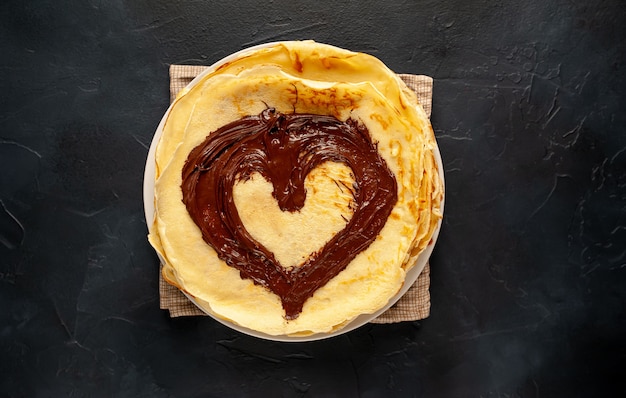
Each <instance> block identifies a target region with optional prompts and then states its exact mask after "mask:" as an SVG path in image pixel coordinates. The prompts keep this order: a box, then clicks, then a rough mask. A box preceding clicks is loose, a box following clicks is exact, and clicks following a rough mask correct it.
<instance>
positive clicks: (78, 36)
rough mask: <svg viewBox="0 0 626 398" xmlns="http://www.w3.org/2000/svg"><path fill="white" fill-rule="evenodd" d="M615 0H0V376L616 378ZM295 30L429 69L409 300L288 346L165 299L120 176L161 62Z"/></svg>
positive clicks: (151, 105)
mask: <svg viewBox="0 0 626 398" xmlns="http://www.w3.org/2000/svg"><path fill="white" fill-rule="evenodd" d="M625 10H626V7H625V6H624V4H623V2H622V1H619V0H612V1H586V0H585V1H583V0H569V1H565V0H563V1H545V0H530V1H527V2H514V1H510V0H502V1H493V2H489V1H474V0H470V1H459V0H455V1H451V2H442V1H423V2H410V1H396V0H392V1H386V2H375V1H359V2H350V3H348V4H341V3H340V2H335V1H327V0H324V1H317V2H300V1H284V0H275V1H269V2H255V1H240V2H220V3H217V2H209V1H193V2H192V1H189V2H180V1H146V0H142V1H122V0H111V1H96V0H81V1H77V0H74V1H43V0H42V1H14V0H10V1H3V2H2V3H1V4H0V49H1V53H2V58H1V60H0V72H1V73H2V75H1V77H0V89H1V93H2V94H1V95H0V101H1V103H0V109H1V111H0V166H1V168H2V173H0V308H2V310H1V311H0V395H2V396H9V397H21V396H24V397H57V396H73V397H83V396H84V397H87V396H93V397H99V396H103V397H108V396H116V397H143V396H145V397H165V396H181V397H194V396H203V397H206V396H213V397H230V396H232V397H246V396H277V397H278V396H284V397H292V396H293V397H295V396H303V397H321V396H323V397H328V396H337V397H383V396H384V397H387V396H410V397H470V396H472V397H555V396H564V397H592V396H594V397H596V396H618V395H622V394H624V393H626V384H625V382H624V381H623V380H624V376H626V375H625V373H626V370H625V369H626V368H625V366H624V362H625V360H626V345H625V343H624V341H623V339H624V336H625V333H626V309H625V299H626V254H625V253H626V134H625V133H624V129H625V127H626V113H625V112H624V110H625V105H626V104H625V102H624V98H625V92H626V69H625V67H626V65H625V61H626V60H625V55H626V46H625V42H626V16H625V15H626V11H625ZM308 38H310V39H315V40H318V41H321V42H327V43H330V44H335V45H338V46H341V47H346V48H349V49H352V50H359V51H364V52H368V53H371V54H373V55H375V56H377V57H379V58H381V59H382V60H383V61H384V62H385V63H387V64H388V65H389V66H390V67H391V68H392V69H394V70H395V71H397V72H403V73H422V74H428V75H431V76H433V77H434V79H435V86H434V106H433V115H432V121H433V126H434V128H435V131H436V134H437V137H438V141H439V144H440V148H441V152H442V155H443V159H444V164H445V169H446V182H447V202H446V215H445V220H444V226H443V229H442V233H441V236H440V240H439V242H438V245H437V248H436V250H435V253H434V255H433V258H432V286H431V292H432V315H431V316H430V318H428V319H426V320H424V321H422V322H414V323H403V324H397V325H367V326H365V327H363V328H361V329H359V330H356V331H353V332H351V333H348V334H347V335H344V336H341V337H338V338H334V339H330V340H325V341H319V342H313V343H306V344H304V343H298V344H284V343H272V342H266V341H261V340H257V339H255V338H251V337H247V336H243V335H240V334H239V333H237V332H234V331H232V330H230V329H227V328H225V327H224V326H222V325H220V324H219V323H217V322H215V321H213V320H211V319H209V318H201V319H200V318H199V319H196V318H194V319H178V320H171V319H169V318H168V316H167V314H166V313H164V312H163V311H161V310H159V308H158V297H157V275H158V274H157V267H158V263H157V258H156V256H155V254H154V253H153V251H152V249H151V248H150V246H149V245H148V243H147V241H146V233H147V228H146V222H145V219H144V216H143V208H142V190H141V185H142V177H143V168H144V164H145V158H146V154H147V150H148V146H149V144H150V141H151V138H152V135H153V133H154V130H155V128H156V126H157V124H158V122H159V120H160V118H161V116H162V114H163V112H164V111H165V109H166V108H167V106H168V76H167V68H168V65H169V64H170V63H193V64H210V63H212V62H214V61H216V60H218V59H220V58H221V57H223V56H226V55H228V54H229V53H231V52H234V51H237V50H239V49H241V48H243V47H247V46H249V45H253V44H259V43H263V42H267V41H275V40H283V39H308ZM620 393H621V394H620Z"/></svg>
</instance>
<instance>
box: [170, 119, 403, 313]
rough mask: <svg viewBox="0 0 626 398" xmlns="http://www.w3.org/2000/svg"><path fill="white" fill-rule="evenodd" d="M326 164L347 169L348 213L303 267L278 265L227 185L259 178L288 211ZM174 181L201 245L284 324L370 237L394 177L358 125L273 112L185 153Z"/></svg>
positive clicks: (392, 199) (386, 207) (381, 221)
mask: <svg viewBox="0 0 626 398" xmlns="http://www.w3.org/2000/svg"><path fill="white" fill-rule="evenodd" d="M327 161H330V162H340V163H343V164H345V165H347V166H348V167H349V168H350V169H351V170H352V173H353V176H354V184H353V186H352V187H351V190H352V194H353V196H354V214H353V216H352V218H350V220H349V221H348V223H347V224H346V226H345V228H344V229H343V230H341V231H340V232H339V233H337V234H336V235H335V236H334V237H333V238H331V240H330V241H328V242H327V243H326V245H324V247H322V248H321V249H320V250H319V251H317V252H316V253H314V254H312V255H311V256H310V257H309V258H308V259H307V260H306V261H305V262H304V263H303V264H301V265H299V266H296V267H290V268H286V267H283V266H281V265H280V264H279V263H278V262H277V261H276V259H275V257H274V255H273V253H272V252H270V251H269V250H267V248H265V247H264V246H263V245H261V244H260V243H259V242H257V241H256V240H255V239H254V238H253V237H252V236H251V235H250V234H249V233H248V231H246V228H245V227H244V226H243V225H242V222H241V219H240V218H239V214H238V213H237V208H236V206H235V202H234V200H233V186H234V185H235V183H236V182H237V181H239V180H244V181H245V180H247V179H249V178H250V176H251V175H252V174H253V173H255V172H256V173H260V174H261V175H262V176H263V177H264V178H265V179H266V180H267V181H269V182H271V183H272V185H273V193H272V194H273V196H274V198H275V199H276V200H277V202H278V205H279V206H280V209H281V210H282V211H289V212H295V211H298V210H300V209H301V208H302V207H303V206H304V202H305V199H306V190H305V187H304V181H305V178H306V176H307V175H308V173H309V172H310V171H312V170H313V169H314V168H315V167H316V166H318V165H320V164H322V163H323V162H327ZM182 177H183V179H182V191H183V202H184V203H185V206H186V207H187V210H188V211H189V214H190V215H191V217H192V219H193V220H194V222H195V223H196V224H197V225H198V227H199V228H200V229H201V231H202V236H203V239H204V240H205V241H206V242H207V243H208V244H209V245H211V246H212V247H213V248H214V249H215V250H216V251H217V253H218V256H219V258H220V259H222V260H223V261H225V262H226V263H227V264H228V265H229V266H231V267H234V268H236V269H237V270H239V272H240V275H241V277H242V278H250V279H252V280H253V281H254V283H256V284H259V285H262V286H265V287H266V288H268V289H269V290H270V291H272V292H273V293H275V294H276V295H278V296H279V297H280V300H281V303H282V306H283V309H284V311H285V318H286V319H295V318H297V317H298V315H299V314H300V312H301V311H302V307H303V305H304V303H305V301H306V300H307V299H308V298H309V297H311V296H312V295H313V294H314V293H315V291H316V290H317V289H319V288H320V287H322V286H324V285H325V284H326V283H327V282H328V281H329V280H330V279H332V278H333V277H334V276H336V275H337V274H338V273H339V272H341V271H342V270H343V269H345V268H346V266H347V265H348V264H349V263H350V262H351V261H352V260H353V259H354V257H356V256H357V254H359V253H360V252H362V251H363V250H365V249H366V248H367V247H368V246H369V245H370V244H371V243H372V242H373V241H374V239H376V236H377V235H378V233H379V232H380V230H381V229H382V228H383V226H384V225H385V222H386V220H387V217H388V216H389V214H390V213H391V210H392V209H393V206H394V205H395V203H396V201H397V185H396V180H395V177H394V175H393V173H392V172H391V171H390V170H389V168H388V167H387V165H386V163H385V161H384V160H383V159H382V158H381V157H380V155H379V153H378V150H377V147H376V144H374V143H373V142H372V140H371V138H370V136H369V132H368V130H367V128H366V127H365V126H363V125H362V124H360V123H358V122H357V121H356V120H353V119H348V120H347V121H345V122H342V121H340V120H338V119H337V118H335V117H332V116H324V115H313V114H298V113H294V114H283V113H280V112H277V111H276V110H275V109H273V108H268V109H266V110H264V111H263V112H262V113H261V114H259V115H253V116H246V117H244V118H242V119H239V120H237V121H234V122H232V123H229V124H227V125H225V126H223V127H221V128H219V129H218V130H216V131H214V132H211V133H210V134H209V135H208V136H207V138H206V140H205V141H204V142H203V143H202V144H200V145H199V146H197V147H196V148H194V149H193V150H192V151H191V152H190V153H189V157H188V159H187V162H186V163H185V166H184V168H183V171H182ZM250 305H254V303H250Z"/></svg>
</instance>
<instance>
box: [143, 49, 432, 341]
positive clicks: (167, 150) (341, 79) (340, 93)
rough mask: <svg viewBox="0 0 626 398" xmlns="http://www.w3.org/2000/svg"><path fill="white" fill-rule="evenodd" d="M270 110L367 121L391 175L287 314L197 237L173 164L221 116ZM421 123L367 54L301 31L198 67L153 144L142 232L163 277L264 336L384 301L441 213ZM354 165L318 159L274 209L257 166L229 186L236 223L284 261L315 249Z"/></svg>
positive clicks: (177, 165)
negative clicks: (359, 246) (148, 220)
mask: <svg viewBox="0 0 626 398" xmlns="http://www.w3.org/2000/svg"><path fill="white" fill-rule="evenodd" d="M268 109H272V110H274V111H275V112H278V113H282V114H285V115H289V114H313V115H326V116H331V117H333V118H335V119H337V120H339V121H342V122H346V121H349V120H351V121H356V122H357V123H358V124H359V125H361V126H364V127H365V129H366V130H367V132H368V134H369V137H370V138H371V141H372V142H373V143H374V144H375V148H376V149H377V151H378V154H379V156H380V158H381V159H382V160H383V161H384V163H385V165H386V166H387V167H388V170H389V171H390V173H391V174H392V175H393V178H394V179H395V182H396V185H397V191H396V192H395V196H396V199H395V200H394V203H393V207H392V208H391V212H390V214H389V216H388V217H387V218H386V220H382V225H383V226H382V227H381V229H380V231H379V232H378V233H377V234H376V237H375V239H374V240H373V242H371V243H370V244H369V245H368V246H367V247H366V248H364V250H362V251H360V252H359V253H357V254H356V255H355V257H354V258H353V259H352V260H351V261H350V262H349V264H348V265H347V266H346V267H345V268H344V269H342V270H341V271H340V272H339V273H337V274H336V275H335V276H333V277H332V278H331V279H330V280H329V281H328V282H326V283H324V284H323V286H321V287H319V288H318V289H316V290H315V291H314V293H313V294H312V295H311V296H310V297H308V298H307V299H306V301H305V302H304V304H303V306H302V309H301V311H300V312H298V313H297V314H296V315H297V316H295V317H291V318H289V317H286V316H285V309H284V308H283V304H284V303H281V298H280V297H279V296H278V295H277V294H275V293H274V292H272V291H271V289H268V288H267V286H263V284H262V283H258V281H254V280H252V279H250V278H246V277H242V274H241V273H240V270H238V269H236V268H235V267H233V266H231V265H229V264H227V262H226V261H224V259H223V256H220V253H219V250H216V248H214V247H212V246H211V245H210V244H208V243H207V240H206V236H205V237H203V233H202V230H201V228H199V226H198V224H197V223H196V222H195V221H194V219H193V218H192V217H191V216H190V214H189V211H188V208H187V207H186V206H185V203H183V192H182V189H181V185H182V184H183V175H182V170H183V169H184V167H185V164H186V162H187V160H188V158H189V155H190V153H191V152H192V151H193V150H194V149H195V148H196V147H198V146H199V145H201V144H202V143H203V142H204V141H205V139H207V135H209V136H210V135H211V134H212V133H213V132H216V131H217V130H219V129H220V128H222V127H223V126H226V125H228V124H229V123H232V122H235V121H238V120H240V119H242V118H245V117H250V116H251V115H260V114H263V112H267V111H268ZM435 149H436V143H435V139H434V134H433V131H432V128H431V126H430V122H429V120H428V118H427V116H426V115H425V113H424V111H423V110H422V108H421V107H420V106H419V104H418V103H417V101H416V99H415V96H414V94H413V93H412V91H410V90H409V89H408V88H407V87H406V86H405V85H404V83H403V82H402V81H401V80H400V79H399V78H398V77H397V76H396V75H395V74H394V73H393V72H392V71H390V70H389V69H388V68H387V67H385V66H384V64H382V62H380V61H379V60H377V59H376V58H374V57H372V56H369V55H366V54H361V53H354V52H350V51H347V50H342V49H339V48H336V47H332V46H328V45H323V44H320V43H315V42H311V41H306V42H283V43H278V44H275V45H272V46H269V47H266V48H263V49H255V50H253V51H250V52H248V53H244V54H242V55H241V56H239V57H238V58H236V59H234V60H232V61H230V62H228V63H226V64H223V65H222V66H220V67H218V68H217V69H216V70H212V71H209V73H207V74H204V75H203V76H202V77H201V79H199V80H198V81H197V82H196V84H195V85H193V87H191V88H189V89H187V90H183V91H182V92H181V93H180V94H179V96H178V97H177V99H176V101H175V102H174V103H173V105H172V107H171V108H170V111H169V113H168V116H167V119H166V122H165V125H164V128H163V132H162V136H161V138H160V141H159V144H158V147H157V150H156V155H155V162H156V165H155V170H156V181H155V219H154V223H153V225H152V227H151V231H150V235H149V240H150V242H151V243H152V245H153V246H154V247H155V249H156V250H157V251H158V252H159V254H160V256H161V257H162V259H163V261H164V267H163V276H164V278H165V279H166V280H167V281H168V282H169V283H171V284H174V285H175V286H177V287H179V288H180V289H182V290H183V291H184V292H186V293H187V294H188V295H189V296H191V297H193V298H194V301H195V302H196V303H198V304H199V306H200V307H201V308H202V309H203V310H205V311H206V312H208V313H210V314H212V315H213V316H216V317H218V318H220V319H223V320H226V321H230V322H233V323H235V324H238V325H241V326H244V327H247V328H250V329H252V330H256V331H259V332H262V333H266V334H269V335H308V334H314V333H329V332H332V331H335V330H338V329H340V328H341V327H343V326H344V325H346V324H348V323H349V322H350V321H351V320H353V319H354V318H355V317H357V316H359V315H362V314H369V313H373V312H375V311H377V310H378V309H380V308H382V307H384V306H385V305H386V304H387V303H388V302H389V300H390V298H391V297H393V296H394V295H395V294H396V293H397V292H398V290H399V289H400V288H401V287H402V285H403V283H404V279H405V276H406V272H407V271H408V270H409V269H410V268H411V267H412V266H413V265H414V263H415V259H416V258H417V256H418V255H419V254H420V253H421V252H422V251H423V249H424V248H425V247H426V245H428V243H429V241H430V239H431V236H432V234H433V231H434V230H435V228H436V226H437V224H438V222H439V221H440V219H441V208H440V205H441V200H442V198H443V186H442V182H441V178H440V176H439V175H438V168H437V164H436V161H435V156H434V150H435ZM354 184H355V172H354V170H351V169H350V168H349V167H347V166H346V164H344V163H341V162H334V161H327V162H322V163H321V164H320V165H319V166H318V167H316V168H315V169H313V170H312V171H311V172H310V173H308V175H307V176H306V179H305V182H304V186H305V189H306V193H307V194H306V202H305V205H304V207H302V208H301V209H299V210H298V211H283V210H281V209H280V208H279V206H278V205H277V202H276V199H275V197H274V196H273V194H272V192H273V189H274V187H273V185H272V183H271V182H270V181H267V179H266V178H265V177H264V176H263V175H261V174H260V173H252V174H251V175H250V176H249V177H248V178H245V179H244V178H242V179H240V180H239V181H237V183H236V184H235V185H234V187H233V188H232V194H233V198H234V202H235V206H236V210H237V213H238V215H239V216H240V218H241V221H242V224H243V226H244V227H245V229H246V230H247V232H248V233H249V234H250V235H251V236H252V238H253V239H254V240H255V241H256V242H258V243H260V244H261V245H262V246H263V247H265V248H267V250H268V251H269V252H271V253H273V254H274V256H275V257H276V260H277V262H278V263H279V264H280V266H282V267H284V268H285V269H297V268H298V267H300V266H302V264H304V263H306V262H307V261H308V260H309V259H310V258H312V257H314V256H316V254H317V253H319V248H320V247H322V246H324V245H325V244H326V243H328V242H329V241H330V240H331V239H333V236H335V235H337V234H338V233H340V232H341V231H342V230H343V229H344V228H346V226H347V225H348V224H349V223H350V222H351V220H352V218H353V217H354V215H355V211H358V209H357V210H355V203H354V201H355V194H354V192H353V191H352V190H351V189H350V187H353V186H354Z"/></svg>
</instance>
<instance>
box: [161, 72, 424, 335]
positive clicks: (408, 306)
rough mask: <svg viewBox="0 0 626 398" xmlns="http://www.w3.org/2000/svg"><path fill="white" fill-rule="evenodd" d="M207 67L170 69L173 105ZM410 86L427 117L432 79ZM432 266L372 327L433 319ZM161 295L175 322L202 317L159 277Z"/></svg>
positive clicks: (412, 80)
mask: <svg viewBox="0 0 626 398" xmlns="http://www.w3.org/2000/svg"><path fill="white" fill-rule="evenodd" d="M206 68H207V67H206V66H196V65H170V100H171V101H174V99H175V98H176V95H177V94H178V92H179V91H180V90H182V89H183V88H185V87H186V86H187V85H188V84H189V83H190V82H191V81H192V80H193V79H194V78H195V77H196V76H197V75H198V74H200V73H201V72H203V71H204V70H205V69H206ZM398 76H399V77H400V78H401V79H402V80H404V82H405V83H406V84H407V86H408V87H409V88H410V89H412V90H413V91H415V93H416V94H417V98H418V100H419V102H420V104H421V105H422V107H423V108H424V111H426V114H427V115H428V117H430V112H431V109H432V94H433V79H432V78H431V77H429V76H424V75H409V74H398ZM429 288H430V265H429V264H428V263H427V264H426V266H425V267H424V269H423V270H422V272H421V273H420V275H419V277H418V278H417V280H416V281H415V283H414V284H413V285H412V286H411V287H410V288H409V290H408V291H407V292H406V293H405V294H404V295H403V296H402V298H400V300H398V302H397V303H396V304H394V305H393V306H392V307H391V308H389V309H388V310H387V311H385V312H384V313H383V314H381V315H380V316H378V317H377V318H375V319H374V320H372V321H371V322H372V323H396V322H403V321H416V320H420V319H424V318H427V317H428V316H429V315H430V291H429ZM159 295H160V306H161V309H164V310H168V311H169V313H170V316H171V317H172V318H175V317H180V316H203V315H206V314H205V313H204V312H203V311H202V310H200V309H199V308H198V307H196V306H195V304H193V303H192V302H191V301H189V299H188V298H187V297H186V296H185V295H184V294H183V293H182V292H181V291H180V290H179V289H178V288H176V287H175V286H172V285H170V284H169V283H167V282H166V281H165V280H164V279H163V276H162V274H161V273H159Z"/></svg>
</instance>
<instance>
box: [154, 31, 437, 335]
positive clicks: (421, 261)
mask: <svg viewBox="0 0 626 398" xmlns="http://www.w3.org/2000/svg"><path fill="white" fill-rule="evenodd" d="M276 44H278V42H273V43H265V44H260V45H258V46H254V47H249V48H247V49H244V50H241V51H238V52H236V53H233V54H231V55H229V56H227V57H225V58H223V59H221V60H220V61H217V62H216V63H214V64H213V65H211V66H210V67H208V68H207V69H206V70H205V71H204V72H202V73H201V74H199V75H198V76H196V78H195V79H193V80H192V81H191V82H190V83H189V85H188V86H187V88H191V87H193V86H195V85H196V84H198V82H199V81H200V80H202V78H203V77H204V76H205V75H207V74H209V73H211V72H212V71H214V70H216V69H217V68H218V67H220V66H221V65H224V64H225V63H227V62H231V61H233V60H234V59H236V58H239V57H240V56H241V55H242V54H244V53H247V52H249V51H252V50H256V49H259V48H265V47H270V46H273V45H276ZM171 108H172V107H171V105H170V107H169V108H168V109H167V111H166V112H165V115H164V116H163V118H162V119H161V122H160V123H159V126H158V127H157V129H156V132H155V134H154V137H153V139H152V143H151V145H150V150H149V151H148V158H147V160H146V168H145V171H144V180H143V199H144V212H145V216H146V222H147V224H148V229H149V230H151V229H152V220H153V219H154V178H155V159H154V156H155V152H156V147H157V144H158V142H159V139H160V138H161V134H163V127H164V125H165V120H166V119H167V115H168V114H169V112H170V110H171ZM435 157H436V159H437V165H438V166H439V175H440V176H441V180H442V182H443V183H444V187H445V181H444V174H443V163H442V160H441V154H440V153H439V148H438V147H437V148H435ZM444 192H445V189H444ZM443 205H444V203H443V199H442V202H441V210H442V211H443ZM440 229H441V220H440V221H439V224H438V225H437V228H436V229H435V231H434V233H433V236H432V238H431V240H430V244H429V245H428V246H427V247H426V248H425V249H424V251H423V252H422V253H421V254H420V255H419V257H418V258H417V261H416V264H415V266H414V267H413V268H411V269H410V270H409V271H408V272H407V275H406V278H405V280H404V284H403V285H402V289H400V291H399V292H398V293H397V294H396V295H395V296H394V297H392V298H391V300H389V303H388V304H387V305H386V306H385V307H383V308H381V309H380V310H378V311H376V312H375V313H373V314H364V315H360V316H358V317H356V318H355V319H353V320H352V322H350V323H349V324H347V325H346V326H345V327H343V328H342V329H340V330H337V331H335V332H332V333H317V334H313V335H310V336H272V335H269V334H265V333H260V332H257V331H255V330H252V329H248V328H245V327H242V326H239V325H237V324H234V323H232V322H228V321H225V320H223V319H220V318H218V317H216V316H214V315H213V314H210V313H208V312H206V311H205V310H204V309H203V308H202V307H201V306H199V305H198V304H197V303H196V301H195V300H194V298H193V297H191V296H189V295H187V294H186V295H187V297H188V298H189V300H191V301H192V302H193V303H194V304H196V306H197V307H198V308H200V309H201V310H202V311H204V312H206V313H207V315H209V316H211V317H212V318H213V319H215V320H217V321H218V322H220V323H222V324H224V325H226V326H228V327H229V328H232V329H234V330H237V331H239V332H242V333H245V334H248V335H250V336H254V337H258V338H262V339H266V340H273V341H284V342H299V341H315V340H321V339H326V338H329V337H335V336H339V335H341V334H344V333H347V332H350V331H352V330H354V329H356V328H358V327H360V326H363V325H365V324H366V323H368V322H370V321H371V320H373V319H374V318H376V317H378V316H379V315H381V314H382V313H383V312H385V311H387V310H388V309H389V308H390V307H391V306H392V305H394V304H395V303H396V302H397V301H398V300H399V299H400V298H401V297H402V296H403V295H404V293H406V291H407V290H409V288H410V287H411V286H412V285H413V283H415V281H416V280H417V278H418V276H419V275H420V273H421V272H422V270H423V269H424V267H425V266H426V263H427V262H428V259H429V257H430V255H431V253H432V251H433V248H434V247H435V243H436V242H437V237H438V236H439V230H440ZM157 254H158V253H157ZM159 258H160V260H161V261H163V259H162V258H161V256H159Z"/></svg>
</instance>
